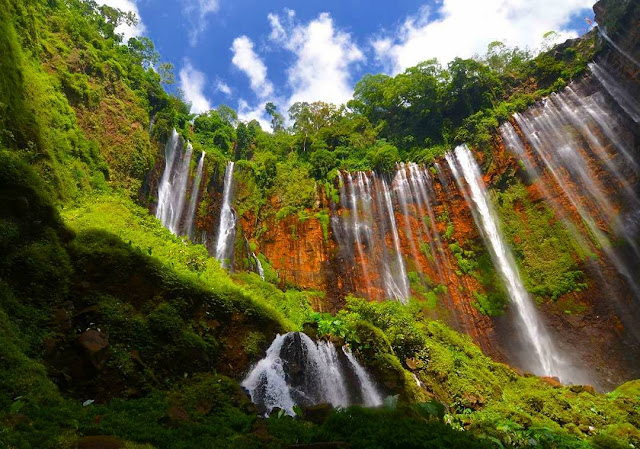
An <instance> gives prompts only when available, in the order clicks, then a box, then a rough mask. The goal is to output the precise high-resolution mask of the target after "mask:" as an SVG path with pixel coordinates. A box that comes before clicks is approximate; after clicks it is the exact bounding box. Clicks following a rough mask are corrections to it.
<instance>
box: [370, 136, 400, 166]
mask: <svg viewBox="0 0 640 449" xmlns="http://www.w3.org/2000/svg"><path fill="white" fill-rule="evenodd" d="M399 160H400V154H399V153H398V148H396V147H395V146H394V145H391V144H390V143H387V142H385V141H384V140H380V141H379V142H378V144H377V145H376V146H374V147H373V148H371V149H370V150H369V161H370V162H371V166H372V167H373V169H374V170H375V171H377V172H378V173H391V172H393V171H394V170H395V167H396V163H397V162H398V161H399Z"/></svg>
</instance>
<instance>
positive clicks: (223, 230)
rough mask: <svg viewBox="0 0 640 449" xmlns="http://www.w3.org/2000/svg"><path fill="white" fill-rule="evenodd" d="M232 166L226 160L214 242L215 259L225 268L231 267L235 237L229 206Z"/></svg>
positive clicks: (231, 210)
mask: <svg viewBox="0 0 640 449" xmlns="http://www.w3.org/2000/svg"><path fill="white" fill-rule="evenodd" d="M233 166H234V163H233V162H231V161H229V162H227V168H226V169H225V172H224V188H223V191H222V209H221V211H220V225H219V227H218V240H217V243H216V259H218V260H219V261H220V262H221V263H222V266H223V267H225V268H231V259H232V258H233V244H234V242H235V237H236V215H235V212H234V211H233V209H232V207H231V201H232V196H233Z"/></svg>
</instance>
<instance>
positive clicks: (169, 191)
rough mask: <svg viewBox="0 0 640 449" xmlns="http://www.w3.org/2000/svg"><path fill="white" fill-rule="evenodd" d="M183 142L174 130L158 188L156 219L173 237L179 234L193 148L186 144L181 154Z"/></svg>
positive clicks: (166, 148)
mask: <svg viewBox="0 0 640 449" xmlns="http://www.w3.org/2000/svg"><path fill="white" fill-rule="evenodd" d="M182 147H183V141H182V138H181V137H180V135H179V134H178V132H177V131H176V130H175V129H174V130H173V133H172V134H171V137H170V138H169V140H168V141H167V144H166V145H165V149H164V152H165V168H164V172H163V173H162V178H161V179H160V185H159V187H158V208H157V210H156V217H157V218H159V219H160V221H161V222H162V225H163V226H164V227H166V228H167V229H169V230H170V231H171V232H172V233H174V234H175V235H179V234H180V223H181V219H182V213H183V208H184V202H185V198H186V194H187V183H188V181H189V168H190V164H191V153H192V151H193V148H192V147H191V144H187V149H186V151H185V152H184V153H183V152H182Z"/></svg>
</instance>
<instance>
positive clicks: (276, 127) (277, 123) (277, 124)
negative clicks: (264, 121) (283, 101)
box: [264, 102, 284, 132]
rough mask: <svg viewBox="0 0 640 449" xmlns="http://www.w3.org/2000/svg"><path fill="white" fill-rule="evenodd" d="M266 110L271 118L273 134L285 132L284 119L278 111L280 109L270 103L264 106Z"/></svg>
mask: <svg viewBox="0 0 640 449" xmlns="http://www.w3.org/2000/svg"><path fill="white" fill-rule="evenodd" d="M264 109H265V111H267V114H269V115H270V116H271V128H272V129H273V132H277V131H283V130H284V117H283V116H282V114H280V113H279V112H278V111H277V110H278V107H277V106H276V105H275V104H273V103H272V102H268V103H267V104H266V105H265V106H264Z"/></svg>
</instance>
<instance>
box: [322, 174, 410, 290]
mask: <svg viewBox="0 0 640 449" xmlns="http://www.w3.org/2000/svg"><path fill="white" fill-rule="evenodd" d="M338 178H339V183H340V185H339V188H340V203H341V205H342V208H343V209H342V211H341V212H342V213H341V214H340V216H339V217H336V219H334V220H332V225H333V230H334V235H335V236H336V238H337V240H338V243H339V246H340V251H341V254H342V257H343V258H344V259H345V261H346V263H348V264H350V265H351V266H353V265H355V266H356V269H357V270H358V272H359V273H360V276H359V277H360V278H362V279H363V280H364V283H365V285H364V286H362V288H363V289H364V291H363V292H362V293H364V294H366V295H367V296H369V297H385V298H390V299H396V300H400V301H403V302H404V301H406V300H407V298H408V297H409V295H410V288H409V278H408V277H407V270H406V267H405V262H404V258H403V254H402V250H401V247H400V237H399V235H398V226H397V223H396V217H395V210H394V206H393V198H392V194H391V190H390V188H389V184H388V182H387V180H386V179H384V178H383V177H380V176H378V175H377V174H375V173H365V172H357V173H353V174H352V173H344V174H343V173H339V174H338ZM387 240H389V242H390V243H391V244H390V245H389V244H387Z"/></svg>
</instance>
